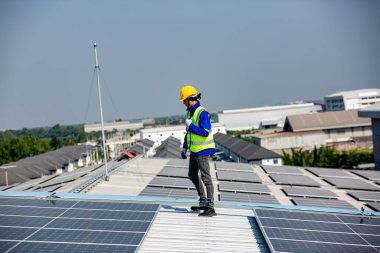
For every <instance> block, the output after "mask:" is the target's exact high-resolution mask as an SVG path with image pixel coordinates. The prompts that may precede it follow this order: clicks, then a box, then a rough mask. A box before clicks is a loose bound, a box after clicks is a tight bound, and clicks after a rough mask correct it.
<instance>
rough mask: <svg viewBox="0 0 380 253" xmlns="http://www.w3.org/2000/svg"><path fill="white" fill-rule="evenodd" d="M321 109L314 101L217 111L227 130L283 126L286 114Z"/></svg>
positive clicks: (311, 111)
mask: <svg viewBox="0 0 380 253" xmlns="http://www.w3.org/2000/svg"><path fill="white" fill-rule="evenodd" d="M318 111H322V106H320V105H315V104H314V103H297V104H290V105H279V106H264V107H256V108H247V109H237V110H224V111H222V112H221V113H218V119H219V123H220V124H222V125H224V126H225V127H226V129H227V130H246V129H252V128H255V129H258V128H272V127H283V126H284V123H285V119H286V116H288V115H295V114H304V113H313V112H318Z"/></svg>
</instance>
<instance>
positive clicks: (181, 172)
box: [157, 167, 189, 178]
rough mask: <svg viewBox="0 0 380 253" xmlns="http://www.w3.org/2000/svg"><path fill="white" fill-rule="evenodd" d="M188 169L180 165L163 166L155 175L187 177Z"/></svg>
mask: <svg viewBox="0 0 380 253" xmlns="http://www.w3.org/2000/svg"><path fill="white" fill-rule="evenodd" d="M188 174H189V169H188V168H182V167H164V168H162V170H161V171H160V172H159V173H158V174H157V176H164V177H186V178H187V177H188Z"/></svg>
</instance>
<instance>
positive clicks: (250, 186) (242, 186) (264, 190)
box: [219, 181, 271, 194]
mask: <svg viewBox="0 0 380 253" xmlns="http://www.w3.org/2000/svg"><path fill="white" fill-rule="evenodd" d="M219 191H229V192H248V193H258V194H270V193H271V191H270V189H269V188H268V186H266V185H263V184H254V183H242V182H229V181H220V182H219Z"/></svg>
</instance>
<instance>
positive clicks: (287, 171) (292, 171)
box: [261, 165, 303, 175]
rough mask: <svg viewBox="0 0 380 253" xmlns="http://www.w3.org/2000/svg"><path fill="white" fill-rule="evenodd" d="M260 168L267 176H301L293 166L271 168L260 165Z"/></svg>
mask: <svg viewBox="0 0 380 253" xmlns="http://www.w3.org/2000/svg"><path fill="white" fill-rule="evenodd" d="M261 167H262V168H263V169H264V170H265V172H266V173H268V174H285V175H286V174H289V175H303V172H302V170H301V169H300V168H298V167H294V166H271V165H261Z"/></svg>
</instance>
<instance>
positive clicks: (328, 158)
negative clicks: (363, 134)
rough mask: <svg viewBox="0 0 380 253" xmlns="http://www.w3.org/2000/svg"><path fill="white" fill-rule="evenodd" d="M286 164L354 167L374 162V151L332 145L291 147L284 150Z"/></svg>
mask: <svg viewBox="0 0 380 253" xmlns="http://www.w3.org/2000/svg"><path fill="white" fill-rule="evenodd" d="M282 162H283V164H284V165H293V166H302V167H320V168H342V169H352V168H354V167H356V166H357V165H359V164H364V163H373V151H372V150H368V149H361V150H347V151H339V150H336V149H334V148H332V147H327V146H321V147H319V148H317V147H315V146H314V149H313V150H303V149H302V148H300V149H291V151H290V152H285V151H284V152H283V156H282Z"/></svg>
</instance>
